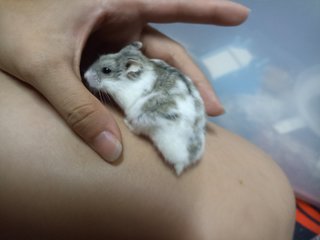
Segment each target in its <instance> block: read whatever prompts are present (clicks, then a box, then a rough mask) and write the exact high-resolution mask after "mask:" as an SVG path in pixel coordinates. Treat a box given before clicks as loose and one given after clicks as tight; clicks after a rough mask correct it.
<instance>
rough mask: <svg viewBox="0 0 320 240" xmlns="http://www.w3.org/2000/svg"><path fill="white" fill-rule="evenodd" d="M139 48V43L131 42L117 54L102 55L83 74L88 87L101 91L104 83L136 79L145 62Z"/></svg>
mask: <svg viewBox="0 0 320 240" xmlns="http://www.w3.org/2000/svg"><path fill="white" fill-rule="evenodd" d="M141 47H142V43H141V42H133V43H131V44H130V45H128V46H127V47H125V48H123V49H122V50H121V51H120V52H118V53H115V54H107V55H102V56H101V57H100V58H99V59H98V60H97V61H95V62H94V63H93V64H92V65H91V66H90V67H89V69H88V70H87V71H86V72H85V74H84V78H85V79H86V81H87V83H88V84H89V86H90V87H91V88H93V89H96V90H101V89H103V88H104V83H106V82H113V83H114V84H115V83H116V82H120V81H121V80H126V79H133V78H136V77H138V75H139V74H140V73H141V72H142V71H143V68H144V65H145V63H146V62H147V58H146V57H145V56H144V55H143V54H142V53H141V51H140V48H141Z"/></svg>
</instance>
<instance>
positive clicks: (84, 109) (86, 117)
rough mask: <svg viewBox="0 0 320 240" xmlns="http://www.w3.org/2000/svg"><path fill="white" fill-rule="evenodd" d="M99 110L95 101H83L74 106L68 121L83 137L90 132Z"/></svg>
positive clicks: (69, 113)
mask: <svg viewBox="0 0 320 240" xmlns="http://www.w3.org/2000/svg"><path fill="white" fill-rule="evenodd" d="M97 113H98V110H97V108H96V106H95V104H93V103H83V104H80V105H78V106H76V107H74V108H72V109H71V110H70V111H69V112H68V114H67V116H66V121H67V123H68V124H69V126H71V128H72V129H73V130H74V131H75V132H77V133H78V134H80V135H81V136H82V137H88V136H85V134H87V133H89V132H90V131H89V130H91V129H90V127H91V126H92V123H93V122H94V119H95V116H96V115H97Z"/></svg>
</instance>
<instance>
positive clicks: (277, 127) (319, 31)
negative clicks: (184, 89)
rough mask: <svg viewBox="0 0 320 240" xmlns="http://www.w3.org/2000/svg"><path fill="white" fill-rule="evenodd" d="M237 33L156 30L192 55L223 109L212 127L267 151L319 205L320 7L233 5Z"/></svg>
mask: <svg viewBox="0 0 320 240" xmlns="http://www.w3.org/2000/svg"><path fill="white" fill-rule="evenodd" d="M238 2H241V3H244V4H245V5H247V6H248V7H249V8H251V9H252V12H251V13H250V17H249V18H248V20H247V21H246V22H245V23H244V24H243V25H241V26H238V27H217V26H209V25H192V24H171V25H155V26H156V27H157V28H158V29H160V30H161V31H163V32H165V33H166V34H168V35H169V36H171V37H172V38H174V39H176V40H177V41H179V42H180V43H182V44H183V45H184V46H185V47H186V48H187V49H188V50H189V51H190V53H191V54H192V55H193V56H194V58H195V60H196V61H197V62H198V64H199V65H200V67H201V68H202V69H203V71H204V72H205V73H206V74H207V76H208V78H209V79H210V81H211V82H212V84H213V85H214V88H215V90H216V92H217V94H218V96H219V97H220V99H221V101H222V103H223V104H224V106H225V108H226V114H224V115H223V116H221V117H216V118H212V119H211V120H212V121H213V122H216V123H217V124H219V125H221V126H223V127H225V128H227V129H229V130H231V131H233V132H235V133H237V134H239V135H241V136H243V137H245V138H246V139H248V140H250V141H251V142H253V143H255V144H256V145H258V146H259V147H260V148H262V149H264V150H265V151H266V152H268V153H269V154H270V155H271V156H272V157H273V158H274V159H275V160H276V161H277V162H278V164H279V165H280V166H281V167H282V169H283V170H284V171H285V172H286V174H287V175H288V177H289V179H290V181H291V183H292V185H293V186H294V188H295V191H296V193H297V194H298V195H300V196H302V197H303V198H305V199H306V200H309V201H311V202H312V203H315V204H316V205H318V206H320V0H308V1H300V0H287V1H286V0H283V1H277V0H269V1H268V0H264V1H263V0H259V1H258V0H256V1H249V0H248V1H238Z"/></svg>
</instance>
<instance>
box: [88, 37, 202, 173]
mask: <svg viewBox="0 0 320 240" xmlns="http://www.w3.org/2000/svg"><path fill="white" fill-rule="evenodd" d="M141 48H142V43H141V42H133V43H131V44H130V45H128V46H126V47H124V48H123V49H122V50H120V52H118V53H114V54H107V55H103V56H101V57H100V58H99V59H98V60H97V61H96V62H94V63H93V64H92V65H91V66H90V67H89V68H88V70H87V71H86V72H85V74H84V78H85V79H86V81H87V83H88V85H89V87H90V88H93V89H95V90H99V91H104V92H107V93H108V94H109V95H111V97H112V98H113V100H114V101H115V102H116V103H117V104H118V105H119V106H120V107H121V108H122V110H123V111H124V113H125V116H126V118H125V123H126V125H127V126H128V128H129V129H130V130H131V131H132V132H134V133H135V134H142V135H145V136H147V137H149V138H150V139H151V140H152V141H153V143H154V145H155V146H156V147H157V148H158V150H159V151H160V152H161V154H162V156H163V157H164V159H165V160H166V161H167V162H169V164H172V165H173V166H174V168H175V171H176V173H177V174H178V175H180V174H181V173H182V171H183V170H184V169H185V168H186V167H188V166H189V165H191V164H193V163H195V162H197V161H198V160H200V158H201V157H202V154H203V152H204V145H205V125H206V114H205V109H204V104H203V101H202V99H201V97H200V94H199V92H198V90H197V89H196V87H195V86H194V84H193V83H192V81H191V80H190V79H189V78H188V77H187V76H185V75H183V74H182V73H181V72H180V71H178V70H177V69H176V68H174V67H172V66H170V65H168V64H167V63H166V62H164V61H162V60H158V59H149V58H147V57H146V56H144V55H143V54H142V52H141V50H140V49H141Z"/></svg>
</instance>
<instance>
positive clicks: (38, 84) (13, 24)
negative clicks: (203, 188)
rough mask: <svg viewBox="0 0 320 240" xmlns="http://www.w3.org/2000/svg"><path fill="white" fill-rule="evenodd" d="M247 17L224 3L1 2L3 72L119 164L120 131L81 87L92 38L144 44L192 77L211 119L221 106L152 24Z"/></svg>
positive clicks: (231, 21) (188, 0)
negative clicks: (86, 50)
mask: <svg viewBox="0 0 320 240" xmlns="http://www.w3.org/2000/svg"><path fill="white" fill-rule="evenodd" d="M247 16H248V9H247V8H245V7H243V6H241V5H240V4H236V3H232V2H229V1H221V0H197V1H194V0H184V1H181V0H162V1H151V0H91V1H87V0H68V1H62V0H56V1H52V0H42V1H37V0H28V1H14V0H2V1H0V33H1V35H0V69H2V70H3V71H5V72H7V73H9V74H11V75H12V76H15V77H16V78H18V79H19V80H21V81H24V82H26V83H28V84H29V85H31V86H33V87H34V88H35V89H37V90H38V91H39V92H40V93H41V94H42V95H43V96H44V97H45V98H46V99H47V100H48V101H49V102H50V103H51V105H52V106H53V107H54V108H55V109H56V111H57V112H58V113H59V114H60V116H61V117H62V118H63V119H64V120H65V121H66V123H67V124H68V125H69V127H70V128H71V129H73V130H74V131H75V132H76V133H77V134H78V135H79V136H80V137H81V138H82V139H83V140H84V141H85V142H86V143H87V144H88V145H89V146H91V147H92V148H93V149H94V150H95V151H96V152H97V153H99V154H100V156H102V157H103V158H104V159H105V160H108V161H113V160H115V159H117V158H118V157H119V155H120V154H121V150H122V145H121V133H120V131H119V128H118V126H117V124H116V122H115V121H114V118H113V117H112V114H110V111H109V110H108V109H107V108H105V107H103V106H102V104H101V103H100V102H99V101H98V100H97V99H95V98H94V97H93V96H92V95H91V94H90V93H89V92H88V91H87V90H86V89H85V87H84V86H83V85H82V83H81V77H80V71H79V65H80V59H81V56H82V54H83V48H84V46H85V44H86V42H87V40H88V37H89V35H90V36H91V37H90V39H89V40H88V42H89V44H87V45H89V46H91V47H92V46H94V47H99V46H112V47H119V46H124V45H126V44H127V43H129V42H132V41H133V40H141V41H142V42H143V43H144V46H146V52H147V55H148V56H149V57H152V58H161V59H164V60H166V59H168V60H169V62H170V63H171V64H173V65H174V66H176V67H178V68H179V69H180V70H181V71H183V72H184V73H185V74H186V75H189V76H190V77H191V78H192V79H193V80H194V81H195V84H196V86H197V87H198V89H199V91H200V94H201V95H202V97H203V99H204V101H205V105H206V110H207V113H208V114H209V115H217V114H220V113H221V112H222V111H223V109H222V106H221V105H220V103H219V102H218V100H217V98H216V96H215V94H214V92H213V90H212V88H211V86H210V84H209V82H208V81H207V80H206V78H205V77H204V75H203V74H202V73H201V72H200V71H199V69H198V68H197V67H196V65H195V64H194V63H193V62H192V60H191V58H190V57H189V56H188V54H187V53H186V51H185V50H184V49H183V48H182V47H181V46H180V45H179V44H177V43H175V42H174V41H171V40H170V39H168V38H166V37H164V36H163V35H161V34H158V33H157V32H154V31H152V30H151V29H150V28H149V27H147V23H149V22H158V23H160V22H161V23H167V22H176V21H182V22H193V23H207V24H220V25H237V24H240V23H242V22H243V21H244V20H245V19H246V18H247ZM105 133H108V134H105ZM106 136H108V137H106Z"/></svg>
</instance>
